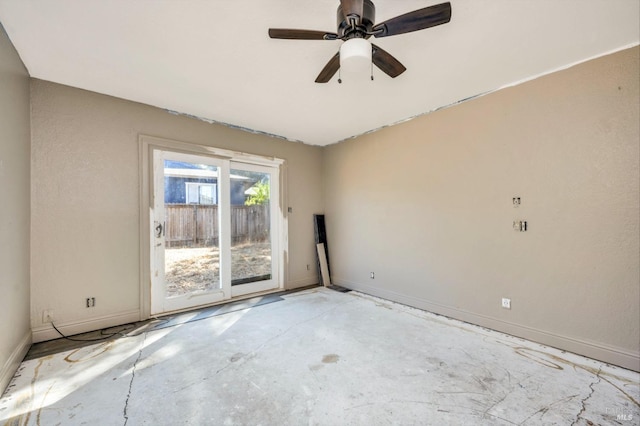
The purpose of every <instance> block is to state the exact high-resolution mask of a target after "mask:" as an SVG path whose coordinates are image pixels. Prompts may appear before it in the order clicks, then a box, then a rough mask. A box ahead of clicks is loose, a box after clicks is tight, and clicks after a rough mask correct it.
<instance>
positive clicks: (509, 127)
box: [324, 47, 640, 370]
mask: <svg viewBox="0 0 640 426" xmlns="http://www.w3.org/2000/svg"><path fill="white" fill-rule="evenodd" d="M638 58H639V49H638V48H637V47H636V48H633V49H629V50H625V51H622V52H618V53H616V54H613V55H609V56H606V57H603V58H599V59H597V60H593V61H590V62H587V63H584V64H581V65H578V66H575V67H573V68H571V69H568V70H565V71H561V72H558V73H555V74H552V75H548V76H545V77H542V78H540V79H538V80H535V81H531V82H528V83H525V84H523V85H520V86H517V87H513V88H509V89H505V90H502V91H499V92H495V93H493V94H490V95H487V96H484V97H481V98H477V99H475V100H472V101H468V102H465V103H462V104H460V105H457V106H454V107H451V108H448V109H444V110H441V111H438V112H435V113H433V114H430V115H427V116H423V117H420V118H418V119H415V120H413V121H410V122H407V123H404V124H402V125H399V126H396V127H392V128H387V129H384V130H382V131H379V132H377V133H373V134H370V135H366V136H364V137H361V138H358V139H355V140H351V141H347V142H343V143H340V144H336V145H333V146H330V147H328V148H327V149H326V151H325V155H324V166H325V169H324V182H325V187H324V188H325V205H326V209H325V211H326V221H327V229H328V234H329V235H328V238H329V244H330V246H331V256H332V257H331V266H332V274H333V280H334V281H335V282H336V283H338V284H341V285H345V286H347V287H352V288H358V289H361V290H363V291H366V292H370V293H373V294H376V295H379V296H382V297H387V298H391V299H395V300H397V301H401V302H404V303H408V304H412V305H414V306H419V307H423V308H426V309H429V310H432V311H435V312H439V313H443V314H447V315H451V316H454V317H458V318H461V319H464V320H468V321H471V322H475V323H479V324H482V325H485V326H489V327H492V328H496V329H499V330H502V331H506V332H510V333H514V334H518V335H522V336H526V337H529V338H532V339H534V340H538V341H542V342H545V343H548V344H552V345H555V346H559V347H562V348H565V349H568V350H573V351H578V352H581V353H583V354H587V355H590V356H593V357H595V358H600V359H604V360H605V361H610V362H613V363H617V364H624V365H625V366H627V367H630V368H634V369H636V370H637V369H639V368H640V365H639V362H638V348H639V345H640V329H639V326H640V314H639V306H638V300H640V284H639V283H640V272H639V271H640V268H639V262H640V260H639V255H638V253H639V252H640V248H639V238H640V233H639V225H638V222H639V217H640V213H639V188H638V185H639V181H640V175H639V171H638V168H639V167H638V162H639V158H640V152H639V144H640V135H639V133H638V132H639V123H638V117H639V107H638V104H639V99H640V93H639V88H638V85H639V83H638V75H639V74H640V69H639V66H638V62H639V59H638ZM516 196H517V197H521V200H522V204H521V206H520V207H519V208H514V207H513V205H512V198H513V197H516ZM514 220H527V221H528V224H529V229H528V231H527V232H522V233H521V232H515V231H513V229H512V223H513V221H514ZM372 271H374V272H375V279H370V277H369V274H370V272H372ZM502 297H508V298H510V299H511V303H512V309H511V310H506V309H502V308H501V303H500V302H501V298H502Z"/></svg>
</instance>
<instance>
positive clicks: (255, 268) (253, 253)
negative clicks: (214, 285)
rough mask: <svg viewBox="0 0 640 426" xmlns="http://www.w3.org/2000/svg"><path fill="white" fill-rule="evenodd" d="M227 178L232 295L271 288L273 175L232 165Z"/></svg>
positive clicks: (253, 167)
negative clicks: (229, 197) (228, 178)
mask: <svg viewBox="0 0 640 426" xmlns="http://www.w3.org/2000/svg"><path fill="white" fill-rule="evenodd" d="M230 178H231V179H230V187H229V190H230V194H231V286H232V294H234V295H239V294H247V293H250V292H254V291H263V290H268V289H271V288H275V287H276V286H277V282H276V280H275V279H274V256H273V238H272V237H273V229H272V228H273V225H272V208H273V204H272V203H273V201H272V194H273V189H274V186H273V185H274V182H273V171H272V170H270V169H269V168H266V167H258V166H248V165H243V166H241V165H238V164H234V165H233V166H232V168H231V170H230Z"/></svg>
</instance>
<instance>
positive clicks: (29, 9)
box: [0, 0, 640, 145]
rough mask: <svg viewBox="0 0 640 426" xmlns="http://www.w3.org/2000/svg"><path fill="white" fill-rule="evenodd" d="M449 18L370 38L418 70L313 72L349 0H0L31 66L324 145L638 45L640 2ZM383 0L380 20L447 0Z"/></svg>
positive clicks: (478, 11) (531, 7) (537, 1)
mask: <svg viewBox="0 0 640 426" xmlns="http://www.w3.org/2000/svg"><path fill="white" fill-rule="evenodd" d="M450 1H451V3H452V19H451V22H450V23H449V24H446V25H441V26H438V27H434V28H430V29H427V30H423V31H419V32H414V33H409V34H404V35H399V36H394V37H388V38H381V39H377V40H376V39H372V40H373V41H374V43H376V44H378V45H379V46H380V47H382V48H383V49H385V50H386V51H388V52H389V53H391V54H392V55H394V56H395V57H396V58H397V59H398V60H400V62H402V63H403V64H404V65H405V66H406V67H407V71H406V72H405V73H404V74H402V75H400V76H399V77H398V78H396V79H391V78H389V77H387V76H386V75H385V74H383V73H382V72H381V71H379V70H377V69H375V70H374V76H375V80H374V81H371V80H370V79H369V78H368V76H364V78H362V80H354V79H350V81H348V80H349V79H347V78H344V76H343V80H345V81H344V82H343V84H338V83H337V76H336V77H334V78H333V79H332V80H331V81H330V82H329V83H327V84H317V83H314V80H315V78H316V76H317V75H318V73H319V72H320V70H321V69H322V68H323V66H324V65H325V63H326V62H327V61H328V60H329V59H330V58H331V57H332V56H333V55H334V54H335V52H337V50H338V49H339V46H340V43H341V41H298V40H273V39H270V38H269V37H268V36H267V30H268V28H269V27H277V28H303V29H315V30H324V31H335V30H336V9H337V6H338V4H339V1H338V0H233V1H231V0H208V1H204V0H93V1H87V0H50V1H41V0H0V22H1V23H2V25H3V26H4V27H5V30H6V31H7V33H8V34H9V37H10V38H11V40H12V42H13V44H14V45H15V47H16V49H17V51H18V53H19V54H20V56H21V58H22V60H23V61H24V63H25V65H26V67H27V69H28V70H29V73H30V75H31V76H32V77H35V78H39V79H43V80H48V81H53V82H56V83H61V84H66V85H70V86H74V87H79V88H82V89H87V90H91V91H95V92H99V93H104V94H108V95H112V96H117V97H120V98H124V99H129V100H132V101H137V102H142V103H145V104H149V105H154V106H157V107H160V108H165V109H168V110H173V111H177V112H180V113H184V114H190V115H194V116H197V117H200V118H203V119H207V120H213V121H217V122H222V123H227V124H231V125H234V126H240V127H243V128H247V129H250V130H253V131H258V132H265V133H269V134H273V135H277V136H281V137H284V138H286V139H290V140H295V141H302V142H305V143H309V144H315V145H327V144H331V143H334V142H338V141H341V140H344V139H347V138H350V137H353V136H356V135H359V134H362V133H366V132H369V131H372V130H375V129H378V128H380V127H383V126H386V125H389V124H393V123H397V122H400V121H403V120H406V119H408V118H411V117H414V116H416V115H420V114H424V113H427V112H430V111H434V110H436V109H438V108H441V107H443V106H447V105H451V104H453V103H456V102H458V101H461V100H463V99H467V98H470V97H474V96H476V95H479V94H483V93H486V92H489V91H493V90H496V89H499V88H502V87H505V86H510V85H513V84H517V83H518V82H521V81H525V80H529V79H531V78H535V77H536V76H539V75H542V74H546V73H549V72H553V71H555V70H558V69H562V68H565V67H567V66H570V65H572V64H575V63H579V62H582V61H585V60H588V59H591V58H594V57H598V56H601V55H603V54H606V53H609V52H613V51H616V50H620V49H623V48H625V47H630V46H633V45H637V44H638V43H639V40H640V23H639V19H640V18H639V16H640V2H639V1H638V0H450ZM441 2H442V0H441V1H438V0H435V1H434V0H402V1H393V0H377V1H376V0H374V3H375V5H376V15H377V16H376V22H382V21H384V20H386V19H389V18H392V17H394V16H397V15H400V14H403V13H406V12H409V11H412V10H415V9H420V8H423V7H426V6H431V5H433V4H437V3H441Z"/></svg>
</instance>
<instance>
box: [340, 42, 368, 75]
mask: <svg viewBox="0 0 640 426" xmlns="http://www.w3.org/2000/svg"><path fill="white" fill-rule="evenodd" d="M370 68H371V43H369V41H368V40H366V39H364V38H352V39H350V40H347V41H345V42H344V43H342V46H340V69H341V72H343V73H347V74H354V73H359V72H363V71H368V70H369V69H370Z"/></svg>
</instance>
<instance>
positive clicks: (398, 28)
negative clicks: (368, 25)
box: [373, 2, 451, 37]
mask: <svg viewBox="0 0 640 426" xmlns="http://www.w3.org/2000/svg"><path fill="white" fill-rule="evenodd" d="M450 20H451V3H449V2H447V3H441V4H437V5H435V6H429V7H425V8H424V9H419V10H414V11H413V12H409V13H405V14H404V15H400V16H396V17H395V18H391V19H389V20H387V21H384V22H381V23H379V24H376V25H374V26H373V31H374V32H375V31H381V32H380V33H379V34H375V36H376V37H389V36H392V35H396V34H404V33H410V32H412V31H418V30H424V29H425V28H430V27H435V26H436V25H441V24H446V23H447V22H449V21H450Z"/></svg>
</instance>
